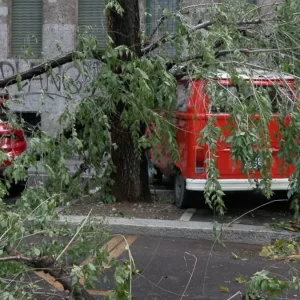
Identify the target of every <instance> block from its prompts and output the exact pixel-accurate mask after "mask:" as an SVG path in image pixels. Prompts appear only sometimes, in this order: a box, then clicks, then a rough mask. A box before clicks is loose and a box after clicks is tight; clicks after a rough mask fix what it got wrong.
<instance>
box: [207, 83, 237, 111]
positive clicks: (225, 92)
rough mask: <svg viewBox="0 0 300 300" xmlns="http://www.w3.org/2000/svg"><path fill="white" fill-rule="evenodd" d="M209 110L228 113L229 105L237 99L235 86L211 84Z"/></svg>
mask: <svg viewBox="0 0 300 300" xmlns="http://www.w3.org/2000/svg"><path fill="white" fill-rule="evenodd" d="M209 95H210V103H211V107H210V110H211V112H212V113H216V114H220V113H230V107H231V106H232V104H233V103H234V102H235V101H237V100H238V98H237V97H238V92H237V88H236V87H234V86H225V85H222V86H221V85H213V86H212V87H210V94H209Z"/></svg>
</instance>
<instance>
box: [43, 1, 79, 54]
mask: <svg viewBox="0 0 300 300" xmlns="http://www.w3.org/2000/svg"><path fill="white" fill-rule="evenodd" d="M43 13H44V25H43V51H44V55H43V56H44V58H53V57H56V56H58V55H60V54H61V53H65V52H69V51H72V50H74V49H75V46H76V30H77V0H44V11H43ZM58 48H60V49H61V51H59V50H58Z"/></svg>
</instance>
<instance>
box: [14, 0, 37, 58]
mask: <svg viewBox="0 0 300 300" xmlns="http://www.w3.org/2000/svg"><path fill="white" fill-rule="evenodd" d="M42 44H43V0H26V1H24V0H12V15H11V54H12V55H13V56H24V53H25V49H26V48H28V47H30V48H31V50H32V51H33V55H34V57H40V56H41V55H42Z"/></svg>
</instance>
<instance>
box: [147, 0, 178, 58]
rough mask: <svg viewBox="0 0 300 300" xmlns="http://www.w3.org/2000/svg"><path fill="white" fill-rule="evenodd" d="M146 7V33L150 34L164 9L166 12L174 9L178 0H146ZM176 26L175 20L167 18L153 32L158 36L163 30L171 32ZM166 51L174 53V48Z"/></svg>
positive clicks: (176, 7)
mask: <svg viewBox="0 0 300 300" xmlns="http://www.w3.org/2000/svg"><path fill="white" fill-rule="evenodd" d="M146 7H147V8H146V10H147V15H146V34H147V35H148V36H151V35H152V33H153V32H154V30H156V28H157V25H158V22H159V19H160V18H161V16H162V14H163V11H164V9H166V10H167V11H168V12H172V11H176V10H177V9H178V8H179V0H147V1H146ZM176 27H177V25H176V20H175V19H174V18H168V19H166V20H165V22H164V25H162V26H161V28H160V29H158V30H156V33H155V34H156V35H158V36H159V35H161V34H162V33H163V30H167V31H168V32H169V33H173V32H175V31H176ZM168 52H169V54H175V49H174V48H173V47H170V48H169V49H168Z"/></svg>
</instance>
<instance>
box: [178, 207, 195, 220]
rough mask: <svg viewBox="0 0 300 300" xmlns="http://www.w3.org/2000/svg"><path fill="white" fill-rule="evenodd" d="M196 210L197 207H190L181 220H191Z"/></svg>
mask: <svg viewBox="0 0 300 300" xmlns="http://www.w3.org/2000/svg"><path fill="white" fill-rule="evenodd" d="M195 212H196V208H188V209H187V210H186V211H185V212H184V213H183V215H182V216H181V218H180V219H179V220H180V221H189V220H190V219H191V218H192V216H193V214H194V213H195Z"/></svg>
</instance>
